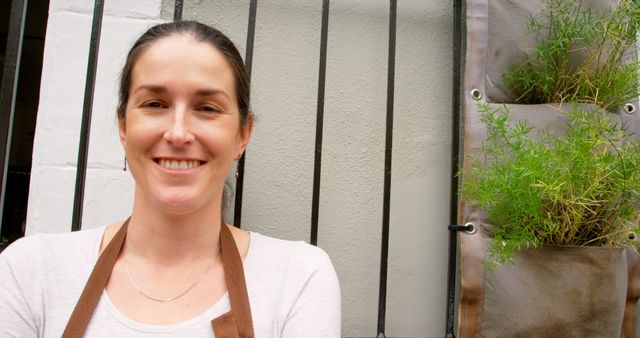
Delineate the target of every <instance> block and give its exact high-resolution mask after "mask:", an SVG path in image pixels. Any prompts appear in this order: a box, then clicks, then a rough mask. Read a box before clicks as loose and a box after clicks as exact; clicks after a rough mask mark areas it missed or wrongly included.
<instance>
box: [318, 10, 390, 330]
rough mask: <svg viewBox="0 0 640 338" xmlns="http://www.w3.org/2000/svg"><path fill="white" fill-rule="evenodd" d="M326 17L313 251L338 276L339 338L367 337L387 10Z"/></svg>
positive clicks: (373, 298)
mask: <svg viewBox="0 0 640 338" xmlns="http://www.w3.org/2000/svg"><path fill="white" fill-rule="evenodd" d="M330 15H331V24H330V25H329V44H328V54H327V80H326V81H327V82H326V83H327V87H326V100H325V124H324V127H325V133H324V145H323V161H322V187H321V195H322V199H321V200H320V222H319V228H320V232H319V235H318V245H319V246H321V247H323V248H325V249H326V250H327V251H328V252H329V254H330V255H331V257H332V259H333V261H334V264H335V266H336V269H337V271H338V274H339V276H340V282H341V285H342V292H343V297H342V300H343V313H344V318H345V322H344V325H343V335H345V336H372V337H373V336H375V335H376V333H377V332H376V327H377V308H378V306H377V305H378V282H379V264H380V227H381V225H380V224H381V219H382V191H383V168H384V149H385V143H384V139H385V116H386V94H387V57H388V49H387V46H388V39H389V37H388V36H389V2H388V1H332V2H331V12H330ZM347 318H348V319H347Z"/></svg>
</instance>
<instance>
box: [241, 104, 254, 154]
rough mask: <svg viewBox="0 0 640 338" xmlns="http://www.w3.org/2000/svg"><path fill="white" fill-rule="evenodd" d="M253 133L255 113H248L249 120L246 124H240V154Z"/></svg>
mask: <svg viewBox="0 0 640 338" xmlns="http://www.w3.org/2000/svg"><path fill="white" fill-rule="evenodd" d="M252 134H253V113H252V112H249V113H248V114H247V122H246V124H245V125H244V126H240V135H239V137H238V154H242V153H243V152H244V150H245V149H247V146H248V145H249V141H250V140H251V135H252Z"/></svg>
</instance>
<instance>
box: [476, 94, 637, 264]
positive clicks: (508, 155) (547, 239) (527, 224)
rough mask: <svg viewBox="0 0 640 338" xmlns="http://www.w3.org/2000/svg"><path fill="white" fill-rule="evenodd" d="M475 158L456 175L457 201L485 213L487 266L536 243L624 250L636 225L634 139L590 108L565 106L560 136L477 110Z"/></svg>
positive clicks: (503, 113)
mask: <svg viewBox="0 0 640 338" xmlns="http://www.w3.org/2000/svg"><path fill="white" fill-rule="evenodd" d="M479 108H480V111H481V121H482V122H483V123H484V124H485V125H486V127H487V138H486V140H485V141H484V142H483V143H482V147H481V154H482V155H481V157H478V158H475V159H474V160H473V161H472V165H471V166H470V168H469V170H466V171H465V172H464V174H465V176H466V177H465V183H464V185H463V196H465V199H466V200H467V201H468V202H470V203H471V204H472V205H475V206H476V207H478V208H480V209H483V210H485V211H486V213H487V219H488V221H489V222H490V223H491V224H493V225H494V227H493V229H491V241H490V244H489V257H488V260H487V263H489V266H490V267H491V266H495V264H500V263H504V262H508V261H511V260H512V259H513V256H514V255H513V254H514V252H515V251H516V250H518V249H520V248H524V247H537V246H539V245H541V244H553V245H571V246H609V247H628V246H632V245H633V243H634V241H633V239H634V238H635V236H634V234H635V231H636V226H637V224H638V222H639V221H640V214H639V212H640V143H639V142H638V141H639V140H638V136H637V135H635V134H633V133H631V132H629V131H627V129H626V128H625V127H624V126H623V125H621V124H619V123H617V122H615V121H614V120H613V119H612V118H611V117H610V115H612V114H603V113H602V112H601V111H598V110H597V109H596V110H594V111H587V110H585V109H583V108H582V105H573V106H572V108H571V109H570V110H569V111H568V112H566V115H567V124H568V125H567V130H566V132H565V133H564V134H562V135H557V134H556V133H555V132H554V131H552V130H550V129H543V130H540V131H538V132H535V131H534V130H533V128H532V127H530V126H529V125H528V124H527V123H526V122H524V121H522V122H518V123H515V124H513V123H510V118H509V109H508V108H507V106H500V107H497V108H492V107H491V106H489V105H488V104H484V103H481V104H480V105H479Z"/></svg>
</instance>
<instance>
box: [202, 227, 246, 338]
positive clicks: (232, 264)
mask: <svg viewBox="0 0 640 338" xmlns="http://www.w3.org/2000/svg"><path fill="white" fill-rule="evenodd" d="M222 224H224V222H223V223H222ZM220 248H221V252H220V255H221V256H222V261H223V262H224V279H225V282H226V283H227V290H228V291H229V303H231V311H229V312H227V313H225V314H223V315H222V316H220V317H218V318H216V319H214V320H212V321H211V326H212V327H213V333H214V334H215V335H216V337H225V338H226V337H230V338H231V337H239V338H253V321H252V319H251V307H250V306H249V294H248V293H247V284H246V282H245V279H244V269H243V268H242V259H241V258H240V253H239V252H238V247H237V246H236V242H235V241H234V240H233V235H232V234H231V231H230V230H229V228H228V227H226V226H222V227H221V229H220ZM236 330H237V331H236Z"/></svg>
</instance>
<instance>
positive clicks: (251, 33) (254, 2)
mask: <svg viewBox="0 0 640 338" xmlns="http://www.w3.org/2000/svg"><path fill="white" fill-rule="evenodd" d="M257 10H258V0H251V3H250V4H249V22H248V24H247V47H246V49H245V57H244V67H245V68H246V69H247V73H248V74H249V80H251V66H252V63H253V39H254V37H255V35H256V12H257ZM246 156H247V152H246V151H245V152H244V153H243V154H242V156H241V157H240V160H239V161H238V168H237V169H238V177H237V178H236V199H235V205H234V212H233V224H234V225H235V226H237V227H238V228H239V227H241V225H242V190H243V187H244V162H245V158H246Z"/></svg>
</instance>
